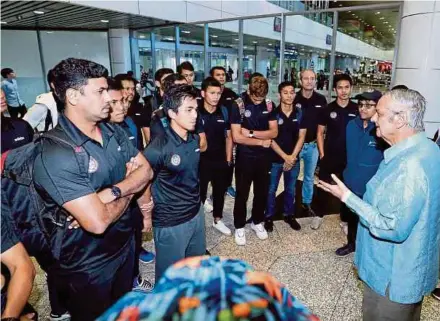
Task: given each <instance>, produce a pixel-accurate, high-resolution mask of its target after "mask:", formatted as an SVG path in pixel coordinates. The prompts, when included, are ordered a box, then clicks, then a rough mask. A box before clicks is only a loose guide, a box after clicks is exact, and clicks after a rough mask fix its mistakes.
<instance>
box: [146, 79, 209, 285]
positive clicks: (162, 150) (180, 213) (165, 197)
mask: <svg viewBox="0 0 440 321" xmlns="http://www.w3.org/2000/svg"><path fill="white" fill-rule="evenodd" d="M196 97H197V92H196V91H195V90H194V89H193V87H192V86H189V85H180V86H174V87H171V88H170V89H169V91H168V92H166V93H165V95H164V101H163V108H164V111H165V112H166V113H167V115H168V118H169V122H170V126H169V127H167V128H166V129H165V131H164V134H163V135H160V136H158V137H156V138H155V139H154V140H153V141H152V142H151V143H150V145H148V147H147V148H146V149H145V150H144V155H145V157H146V158H147V160H148V161H149V163H150V164H151V166H152V167H153V170H154V174H155V175H154V176H155V178H154V182H153V185H152V187H151V194H152V198H153V201H154V209H153V212H152V218H150V219H152V225H153V234H154V245H155V249H156V251H155V252H156V281H157V280H159V279H160V277H161V276H162V275H163V273H164V272H165V270H166V269H167V268H168V267H169V266H171V265H172V264H174V263H176V262H177V261H179V260H181V259H183V258H186V257H191V256H199V255H203V254H205V250H206V242H205V216H204V214H203V209H202V210H201V206H200V184H199V162H200V146H199V140H200V138H199V135H197V134H196V133H193V131H194V129H195V127H196V123H197V100H196Z"/></svg>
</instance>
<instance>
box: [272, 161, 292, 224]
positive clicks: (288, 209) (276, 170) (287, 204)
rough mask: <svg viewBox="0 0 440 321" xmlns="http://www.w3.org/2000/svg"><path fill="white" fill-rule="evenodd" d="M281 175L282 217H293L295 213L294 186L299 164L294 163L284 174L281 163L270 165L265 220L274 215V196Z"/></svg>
mask: <svg viewBox="0 0 440 321" xmlns="http://www.w3.org/2000/svg"><path fill="white" fill-rule="evenodd" d="M281 174H284V216H293V215H294V213H295V206H294V204H295V184H296V180H297V178H298V175H299V162H296V164H295V165H294V166H293V167H292V168H291V169H290V170H288V171H285V172H284V171H283V163H272V167H271V170H270V183H269V193H268V196H267V209H266V218H271V217H272V216H274V214H275V194H276V192H277V189H278V184H279V182H280V178H281Z"/></svg>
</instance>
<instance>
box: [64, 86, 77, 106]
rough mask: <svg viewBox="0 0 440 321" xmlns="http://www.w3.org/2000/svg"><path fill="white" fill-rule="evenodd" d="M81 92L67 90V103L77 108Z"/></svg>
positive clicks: (72, 89)
mask: <svg viewBox="0 0 440 321" xmlns="http://www.w3.org/2000/svg"><path fill="white" fill-rule="evenodd" d="M79 95H80V92H79V90H76V89H74V88H69V89H67V90H66V103H69V104H70V105H73V106H75V105H76V104H78V98H79Z"/></svg>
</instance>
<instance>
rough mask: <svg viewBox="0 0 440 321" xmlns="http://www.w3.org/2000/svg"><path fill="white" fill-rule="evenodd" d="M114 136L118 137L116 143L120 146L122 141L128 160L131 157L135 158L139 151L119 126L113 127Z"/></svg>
mask: <svg viewBox="0 0 440 321" xmlns="http://www.w3.org/2000/svg"><path fill="white" fill-rule="evenodd" d="M114 128H115V134H116V135H118V137H117V141H118V143H119V144H120V143H121V142H120V141H121V140H123V141H124V144H125V146H126V148H127V154H128V159H130V158H132V157H136V156H137V154H139V150H138V149H137V148H136V147H135V146H134V145H133V144H132V143H131V141H130V138H128V135H127V133H126V132H125V131H124V129H123V128H121V126H115V127H114Z"/></svg>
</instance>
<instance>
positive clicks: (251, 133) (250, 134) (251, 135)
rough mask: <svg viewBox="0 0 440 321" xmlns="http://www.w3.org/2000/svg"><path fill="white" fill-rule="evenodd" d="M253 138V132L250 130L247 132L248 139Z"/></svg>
mask: <svg viewBox="0 0 440 321" xmlns="http://www.w3.org/2000/svg"><path fill="white" fill-rule="evenodd" d="M254 137H255V136H254V131H253V130H250V131H249V138H254Z"/></svg>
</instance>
